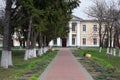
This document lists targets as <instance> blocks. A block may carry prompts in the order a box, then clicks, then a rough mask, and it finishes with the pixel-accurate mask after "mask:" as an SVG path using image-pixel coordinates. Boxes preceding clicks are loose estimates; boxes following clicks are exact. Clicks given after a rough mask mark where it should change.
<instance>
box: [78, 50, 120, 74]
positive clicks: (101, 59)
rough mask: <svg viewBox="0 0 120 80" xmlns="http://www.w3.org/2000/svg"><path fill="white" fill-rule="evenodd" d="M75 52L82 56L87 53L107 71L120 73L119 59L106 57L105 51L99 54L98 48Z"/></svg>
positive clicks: (110, 56)
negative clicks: (111, 70)
mask: <svg viewBox="0 0 120 80" xmlns="http://www.w3.org/2000/svg"><path fill="white" fill-rule="evenodd" d="M77 52H79V53H80V54H82V55H84V54H86V53H89V54H91V55H92V60H94V61H96V62H97V63H99V64H101V65H102V66H104V67H105V68H107V69H115V71H116V72H119V73H120V57H118V56H112V55H106V49H103V50H102V52H101V53H99V50H98V48H85V49H79V50H78V51H77Z"/></svg>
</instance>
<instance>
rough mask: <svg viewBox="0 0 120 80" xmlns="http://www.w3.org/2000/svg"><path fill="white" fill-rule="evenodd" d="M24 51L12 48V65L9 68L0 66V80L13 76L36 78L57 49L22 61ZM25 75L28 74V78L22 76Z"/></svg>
mask: <svg viewBox="0 0 120 80" xmlns="http://www.w3.org/2000/svg"><path fill="white" fill-rule="evenodd" d="M24 53H25V51H24V50H13V54H12V56H13V66H12V67H9V69H3V68H0V80H9V79H11V80H12V79H14V78H16V79H19V80H37V78H38V77H39V75H40V73H41V72H42V71H43V70H44V69H45V68H46V66H47V65H48V64H49V63H50V61H51V60H52V59H53V58H54V57H55V55H56V54H57V51H54V52H51V51H49V52H47V54H44V55H43V56H42V57H38V58H34V59H30V60H28V61H24ZM0 57H1V52H0ZM26 75H29V78H28V77H24V76H26Z"/></svg>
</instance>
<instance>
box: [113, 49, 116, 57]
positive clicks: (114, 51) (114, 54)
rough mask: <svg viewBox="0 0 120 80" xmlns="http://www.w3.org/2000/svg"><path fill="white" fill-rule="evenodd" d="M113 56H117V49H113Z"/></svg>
mask: <svg viewBox="0 0 120 80" xmlns="http://www.w3.org/2000/svg"><path fill="white" fill-rule="evenodd" d="M113 56H116V48H114V49H113Z"/></svg>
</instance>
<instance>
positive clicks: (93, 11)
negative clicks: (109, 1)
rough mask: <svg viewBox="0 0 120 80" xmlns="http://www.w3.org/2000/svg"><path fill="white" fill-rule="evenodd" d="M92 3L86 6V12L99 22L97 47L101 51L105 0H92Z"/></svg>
mask: <svg viewBox="0 0 120 80" xmlns="http://www.w3.org/2000/svg"><path fill="white" fill-rule="evenodd" d="M93 3H94V5H93V6H91V7H89V8H88V11H87V12H86V13H87V14H88V15H89V16H91V17H94V18H96V20H97V22H98V24H99V47H100V50H99V52H101V50H102V46H103V44H102V34H103V33H102V24H103V22H104V15H105V10H106V7H105V5H106V2H105V1H99V0H93Z"/></svg>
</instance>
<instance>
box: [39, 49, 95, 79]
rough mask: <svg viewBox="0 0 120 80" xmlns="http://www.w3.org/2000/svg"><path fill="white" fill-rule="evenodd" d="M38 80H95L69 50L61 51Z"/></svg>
mask: <svg viewBox="0 0 120 80" xmlns="http://www.w3.org/2000/svg"><path fill="white" fill-rule="evenodd" d="M38 80H93V79H92V77H91V76H90V74H89V73H88V72H87V71H86V70H85V69H84V68H83V67H82V65H81V64H80V63H79V62H77V60H75V57H74V56H73V55H72V53H71V52H70V50H69V49H64V48H63V49H61V50H60V51H59V53H58V55H57V56H56V58H55V59H54V60H53V61H52V62H51V64H50V65H49V66H48V67H47V68H46V70H45V71H44V72H43V74H42V75H41V76H40V78H39V79H38Z"/></svg>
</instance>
